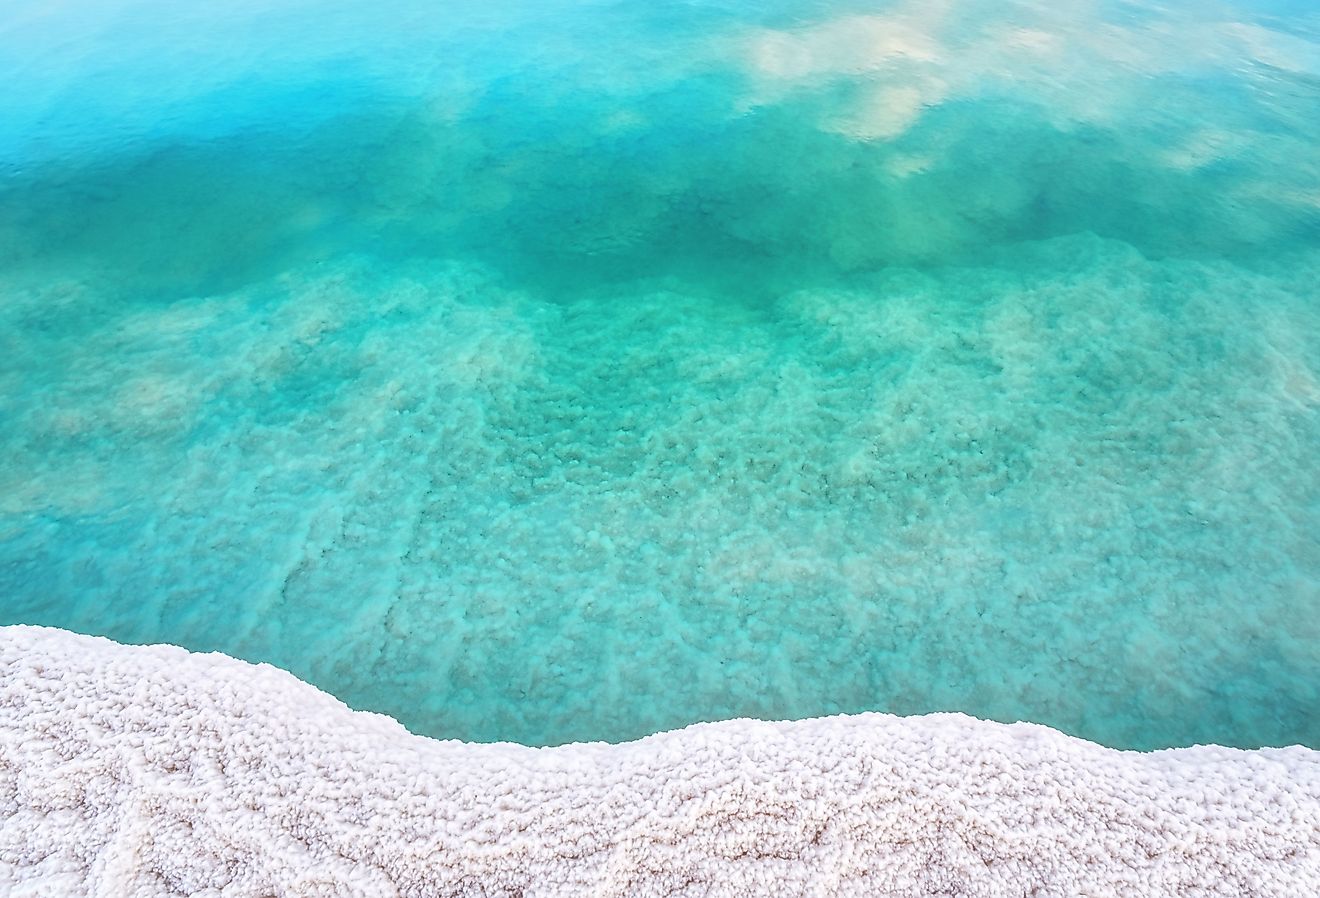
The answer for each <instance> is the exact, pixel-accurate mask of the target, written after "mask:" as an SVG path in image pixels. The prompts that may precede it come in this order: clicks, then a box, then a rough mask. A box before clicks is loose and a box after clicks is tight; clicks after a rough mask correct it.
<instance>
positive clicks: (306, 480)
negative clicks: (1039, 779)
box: [0, 0, 1320, 748]
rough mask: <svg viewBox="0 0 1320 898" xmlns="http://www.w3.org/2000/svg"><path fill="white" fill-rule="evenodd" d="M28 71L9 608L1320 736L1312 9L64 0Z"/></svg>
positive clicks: (231, 634) (829, 709) (688, 712)
mask: <svg viewBox="0 0 1320 898" xmlns="http://www.w3.org/2000/svg"><path fill="white" fill-rule="evenodd" d="M212 6H214V5H212ZM0 79H2V80H3V83H5V84H8V85H17V86H18V88H17V89H10V90H6V91H4V92H3V93H0V620H2V622H4V623H14V622H24V623H42V624H50V625H56V626H61V627H66V628H71V629H75V630H80V631H84V632H92V633H99V634H103V635H108V636H111V637H113V638H116V639H119V640H122V641H129V642H157V641H165V642H172V643H178V644H181V645H184V646H187V647H189V648H193V649H198V650H220V651H224V652H227V653H230V654H233V655H236V656H238V657H242V658H247V659H251V660H259V661H268V662H271V663H273V664H278V665H280V666H282V667H285V668H287V669H289V670H291V671H293V672H294V673H295V674H297V675H298V676H300V677H303V678H304V679H307V680H309V681H310V682H312V683H314V684H316V685H318V686H320V687H322V688H324V689H326V690H328V691H330V692H332V693H334V694H335V695H337V696H339V697H340V698H342V699H344V700H345V701H347V702H348V703H350V704H352V705H353V706H355V707H360V708H369V709H372V710H378V711H383V712H387V713H389V714H392V715H394V716H396V717H398V718H399V719H401V720H402V721H403V722H404V723H405V724H407V725H408V726H409V727H410V728H412V729H414V730H415V731H418V732H423V733H428V734H432V735H437V736H446V737H460V738H464V739H479V740H496V739H507V740H517V741H523V742H529V743H537V744H547V743H559V742H564V741H571V740H582V739H607V740H610V741H620V740H622V739H626V738H631V737H634V736H637V735H640V734H643V733H646V732H650V731H654V730H657V729H663V728H671V727H676V726H681V725H683V724H686V723H690V722H693V721H696V720H711V719H720V718H726V717H733V716H755V717H765V718H783V717H803V716H814V715H820V714H827V713H834V712H839V711H859V710H865V709H875V710H884V711H892V712H895V713H903V714H909V713H920V712H925V711H931V710H963V711H967V712H970V713H972V714H976V715H978V716H982V717H991V718H995V719H1000V720H1016V719H1030V720H1035V721H1038V722H1041V723H1046V724H1050V725H1052V726H1056V727H1059V728H1061V729H1064V730H1065V731H1067V732H1070V733H1074V734H1077V735H1081V736H1084V737H1087V738H1090V739H1095V740H1098V741H1101V742H1104V743H1106V744H1109V745H1115V746H1121V747H1140V748H1150V747H1158V746H1169V745H1181V744H1188V743H1191V742H1197V741H1216V742H1221V743H1227V744H1233V745H1242V746H1257V745H1263V744H1285V743H1292V742H1303V743H1306V744H1309V745H1311V746H1314V747H1320V691H1318V690H1320V536H1318V534H1320V469H1318V468H1317V466H1316V464H1315V462H1314V459H1315V457H1316V453H1317V448H1320V286H1317V285H1320V150H1318V149H1317V148H1318V147H1320V17H1318V16H1317V14H1316V13H1315V12H1314V11H1313V10H1312V9H1311V8H1309V4H1304V3H1288V2H1235V3H1216V4H1205V3H1195V4H1193V3H1190V2H1175V3H1172V4H1162V5H1158V6H1157V5H1154V4H1150V3H1119V2H1088V3H1080V2H1076V3H1067V4H1063V5H1062V7H1061V8H1060V6H1059V5H1058V4H1037V3H1031V2H1010V3H1003V2H999V3H989V2H984V3H983V2H975V0H948V2H937V3H917V2H845V0H818V2H809V0H781V2H775V3H769V4H767V3H750V2H743V0H724V2H687V3H681V2H675V3H660V4H656V3H642V2H638V0H616V2H569V0H541V2H512V0H504V2H493V3H492V2H486V3H483V4H475V3H468V2H466V0H464V2H457V3H446V4H425V3H418V2H405V0H388V2H382V3H377V4H371V5H369V6H368V5H363V4H357V3H347V2H337V0H277V2H262V3H235V4H225V5H223V8H221V7H219V6H216V7H215V8H209V7H208V8H199V9H180V8H178V7H177V5H176V4H165V3H162V2H160V0H138V2H136V3H109V2H97V0H76V2H67V3H61V4H52V3H41V4H37V3H29V2H20V3H17V4H10V5H9V6H7V7H5V8H4V10H3V11H0Z"/></svg>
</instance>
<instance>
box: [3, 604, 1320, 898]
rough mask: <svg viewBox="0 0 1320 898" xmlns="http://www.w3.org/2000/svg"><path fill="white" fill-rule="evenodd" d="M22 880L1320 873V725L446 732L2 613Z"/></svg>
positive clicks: (807, 885)
mask: <svg viewBox="0 0 1320 898" xmlns="http://www.w3.org/2000/svg"><path fill="white" fill-rule="evenodd" d="M0 658H2V662H0V663H2V664H3V668H2V670H3V676H2V679H0V809H2V810H0V814H2V820H3V822H0V893H3V894H5V895H13V896H18V895H24V896H33V895H41V896H45V895H51V896H54V895H59V896H77V895H104V896H157V895H205V896H221V895H224V896H269V895H298V896H311V895H316V896H321V895H343V896H350V895H351V896H363V898H367V896H404V895H407V896H414V895H415V896H422V895H426V896H435V895H460V894H462V895H524V896H532V895H568V894H591V895H629V896H648V895H806V894H811V895H936V894H938V895H966V896H973V895H975V896H991V895H995V896H998V895H1005V896H1007V895H1016V896H1021V895H1068V896H1075V895H1089V896H1097V895H1143V896H1152V895H1235V896H1242V895H1269V896H1282V895H1314V894H1317V892H1320V753H1317V752H1315V751H1311V750H1308V749H1304V748H1299V747H1294V748H1288V749H1267V750H1261V751H1238V750H1231V749H1224V748H1217V747H1201V748H1193V749H1180V750H1171V751H1162V752H1154V753H1150V754H1140V753H1134V752H1118V751H1112V750H1108V749H1105V748H1102V747H1100V746H1097V745H1094V744H1091V743H1088V742H1083V741H1080V740H1077V739H1072V738H1069V737H1067V736H1064V735H1062V734H1060V733H1058V732H1055V731H1053V730H1050V729H1047V728H1044V727H1040V726H1034V725H1028V724H1017V725H1014V726H1004V725H1001V724H993V723H985V722H980V721H976V720H973V719H971V718H968V717H964V716H961V715H934V716H929V717H922V718H907V719H904V718H895V717H888V716H884V715H877V714H865V715H859V716H855V717H835V718H828V719H821V720H810V721H803V722H800V723H761V722H755V721H747V720H740V721H731V722H728V723H720V724H707V725H699V726H693V727H689V728H688V729H685V730H682V731H680V732H673V733H664V734H660V735H657V736H652V737H650V738H647V739H643V740H641V741H639V742H634V743H629V744H625V745H605V744H587V745H571V746H565V747H562V748H549V749H530V748H524V747H521V746H517V745H508V744H502V745H472V744H465V743H459V742H440V741H435V740H432V739H426V738H421V737H417V736H413V735H411V734H409V733H407V732H406V731H405V730H404V729H403V728H402V727H401V726H399V725H398V724H397V723H395V722H394V721H393V720H390V719H388V718H385V717H381V716H378V715H373V714H365V713H360V712H354V711H351V710H349V709H348V708H347V707H345V706H344V705H343V704H341V703H340V702H338V701H336V700H335V699H333V698H331V697H330V696H328V695H326V694H324V693H322V692H319V691H317V690H316V689H314V688H312V687H311V686H308V685H306V684H304V683H302V682H300V681H298V680H297V679H295V678H294V677H293V676H291V675H289V674H287V673H284V672H282V671H280V670H277V669H275V668H272V667H268V666H253V665H250V664H247V663H244V662H241V661H236V660H233V659H231V658H228V657H224V656H221V655H194V654H189V653H188V652H185V651H184V650H182V649H178V648H172V647H161V646H153V647H147V648H139V647H126V646H121V645H118V644H115V643H113V642H110V641H108V640H105V639H99V638H91V637H85V636H77V635H73V634H70V633H67V632H63V631H59V630H48V629H38V628H31V627H9V628H3V629H0Z"/></svg>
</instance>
